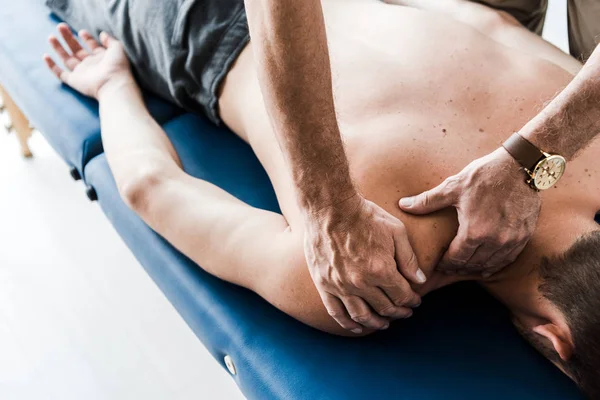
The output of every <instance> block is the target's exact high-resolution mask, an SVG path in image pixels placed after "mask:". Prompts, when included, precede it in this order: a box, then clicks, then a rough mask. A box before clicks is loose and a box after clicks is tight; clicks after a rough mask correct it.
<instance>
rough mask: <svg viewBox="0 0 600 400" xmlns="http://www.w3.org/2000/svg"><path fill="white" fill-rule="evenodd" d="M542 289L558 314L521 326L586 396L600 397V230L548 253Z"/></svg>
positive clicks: (541, 276) (541, 269) (541, 275)
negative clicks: (553, 254)
mask: <svg viewBox="0 0 600 400" xmlns="http://www.w3.org/2000/svg"><path fill="white" fill-rule="evenodd" d="M538 290H539V293H540V294H541V296H542V299H541V301H542V302H546V301H547V302H549V303H550V304H549V308H551V309H552V310H553V311H551V312H550V313H551V314H552V313H554V315H555V317H554V318H550V319H549V320H548V321H546V322H539V321H538V323H526V324H523V323H522V321H521V322H516V325H517V327H518V328H519V330H520V331H521V333H522V334H523V336H524V337H525V338H526V339H527V340H528V341H529V342H530V343H531V344H532V345H533V346H534V347H536V349H538V350H539V351H540V352H541V353H542V354H544V355H545V356H546V357H547V358H549V359H550V360H551V361H553V362H554V363H555V364H556V365H557V366H559V367H560V368H561V369H562V370H563V371H565V373H567V374H568V375H569V376H570V377H571V378H572V379H573V380H575V381H576V382H577V384H578V385H579V386H580V388H581V389H582V390H583V391H584V393H586V395H587V396H589V397H590V398H591V399H600V231H598V230H596V231H594V232H591V233H588V234H586V235H584V236H582V237H581V238H579V239H578V240H577V241H576V242H575V243H574V244H573V245H572V246H571V247H570V248H569V249H568V250H567V251H566V252H565V253H564V254H563V255H561V256H559V257H553V258H544V259H543V260H542V263H541V265H540V267H539V287H538ZM524 325H526V326H524Z"/></svg>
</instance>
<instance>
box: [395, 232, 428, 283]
mask: <svg viewBox="0 0 600 400" xmlns="http://www.w3.org/2000/svg"><path fill="white" fill-rule="evenodd" d="M393 235H394V259H395V261H396V268H397V269H398V271H400V273H402V276H403V277H404V278H406V279H408V280H410V281H411V282H413V283H418V284H423V283H425V282H426V281H427V277H426V276H425V274H424V273H423V271H422V270H421V268H419V262H418V261H417V256H416V255H415V252H414V250H413V248H412V246H411V244H410V240H409V239H408V233H407V232H406V227H405V226H404V224H402V223H401V222H399V223H398V224H397V225H396V227H395V228H394V231H393Z"/></svg>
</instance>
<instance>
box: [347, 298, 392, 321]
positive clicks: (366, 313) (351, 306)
mask: <svg viewBox="0 0 600 400" xmlns="http://www.w3.org/2000/svg"><path fill="white" fill-rule="evenodd" d="M341 300H342V302H343V303H344V305H345V306H346V310H348V314H349V315H350V318H352V319H353V320H354V321H355V322H357V323H359V324H361V325H362V326H364V327H367V328H370V329H386V328H387V327H388V326H389V324H390V323H389V321H388V320H387V319H386V318H384V317H382V316H380V315H377V313H375V312H374V311H373V310H372V309H371V307H369V306H368V305H367V303H366V302H365V301H364V300H363V299H362V298H360V297H358V296H344V297H342V298H341Z"/></svg>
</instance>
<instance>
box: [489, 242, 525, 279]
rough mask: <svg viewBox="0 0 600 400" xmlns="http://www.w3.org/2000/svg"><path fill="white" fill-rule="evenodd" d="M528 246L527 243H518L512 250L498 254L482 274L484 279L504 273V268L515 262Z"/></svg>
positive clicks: (507, 249) (502, 250) (491, 259)
mask: <svg viewBox="0 0 600 400" xmlns="http://www.w3.org/2000/svg"><path fill="white" fill-rule="evenodd" d="M525 246H527V242H526V243H518V244H517V245H516V246H513V247H511V248H506V249H501V250H499V251H498V252H496V253H495V254H494V255H493V256H492V257H491V258H490V259H489V261H488V264H487V265H486V269H485V270H484V271H483V272H482V274H481V275H482V276H483V277H484V278H489V277H490V276H492V275H494V274H495V273H497V272H500V271H502V269H503V268H504V267H506V266H507V265H509V264H512V263H513V262H515V260H516V259H517V258H518V257H519V255H520V254H521V252H522V251H523V249H524V248H525Z"/></svg>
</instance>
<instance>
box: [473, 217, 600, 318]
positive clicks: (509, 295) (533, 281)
mask: <svg viewBox="0 0 600 400" xmlns="http://www.w3.org/2000/svg"><path fill="white" fill-rule="evenodd" d="M594 229H598V225H597V224H596V223H595V222H594V221H593V220H591V219H590V218H589V216H588V215H587V214H585V213H580V212H578V213H577V214H572V213H569V212H568V211H567V210H564V212H561V213H560V214H558V213H557V215H555V216H553V217H549V218H546V219H545V220H542V221H540V223H539V224H538V228H537V229H536V233H535V234H534V236H533V238H532V239H531V241H530V242H529V243H528V245H527V246H526V247H525V249H524V250H523V252H522V253H521V255H520V256H519V257H518V258H517V260H515V262H514V263H512V264H511V265H509V266H508V267H506V268H505V269H504V270H503V271H502V272H500V273H498V274H496V275H495V276H493V277H492V278H490V279H485V280H482V281H480V283H481V284H482V286H483V287H484V288H485V289H486V290H487V291H488V292H490V294H492V295H493V296H494V297H496V298H497V299H498V300H499V301H501V302H502V303H504V305H506V307H507V308H508V309H509V310H510V311H511V312H512V313H518V314H520V315H529V316H532V317H533V316H536V317H540V316H542V317H543V316H544V314H545V311H544V310H545V307H544V305H543V302H541V301H540V298H541V297H540V293H539V290H538V287H539V285H540V275H539V267H540V265H541V264H542V262H543V259H544V258H551V257H556V256H560V255H562V254H564V252H566V251H567V250H568V249H569V248H570V247H571V246H572V245H573V243H575V241H576V240H577V239H578V238H579V237H581V236H583V235H585V234H586V233H589V232H590V231H592V230H594Z"/></svg>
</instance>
